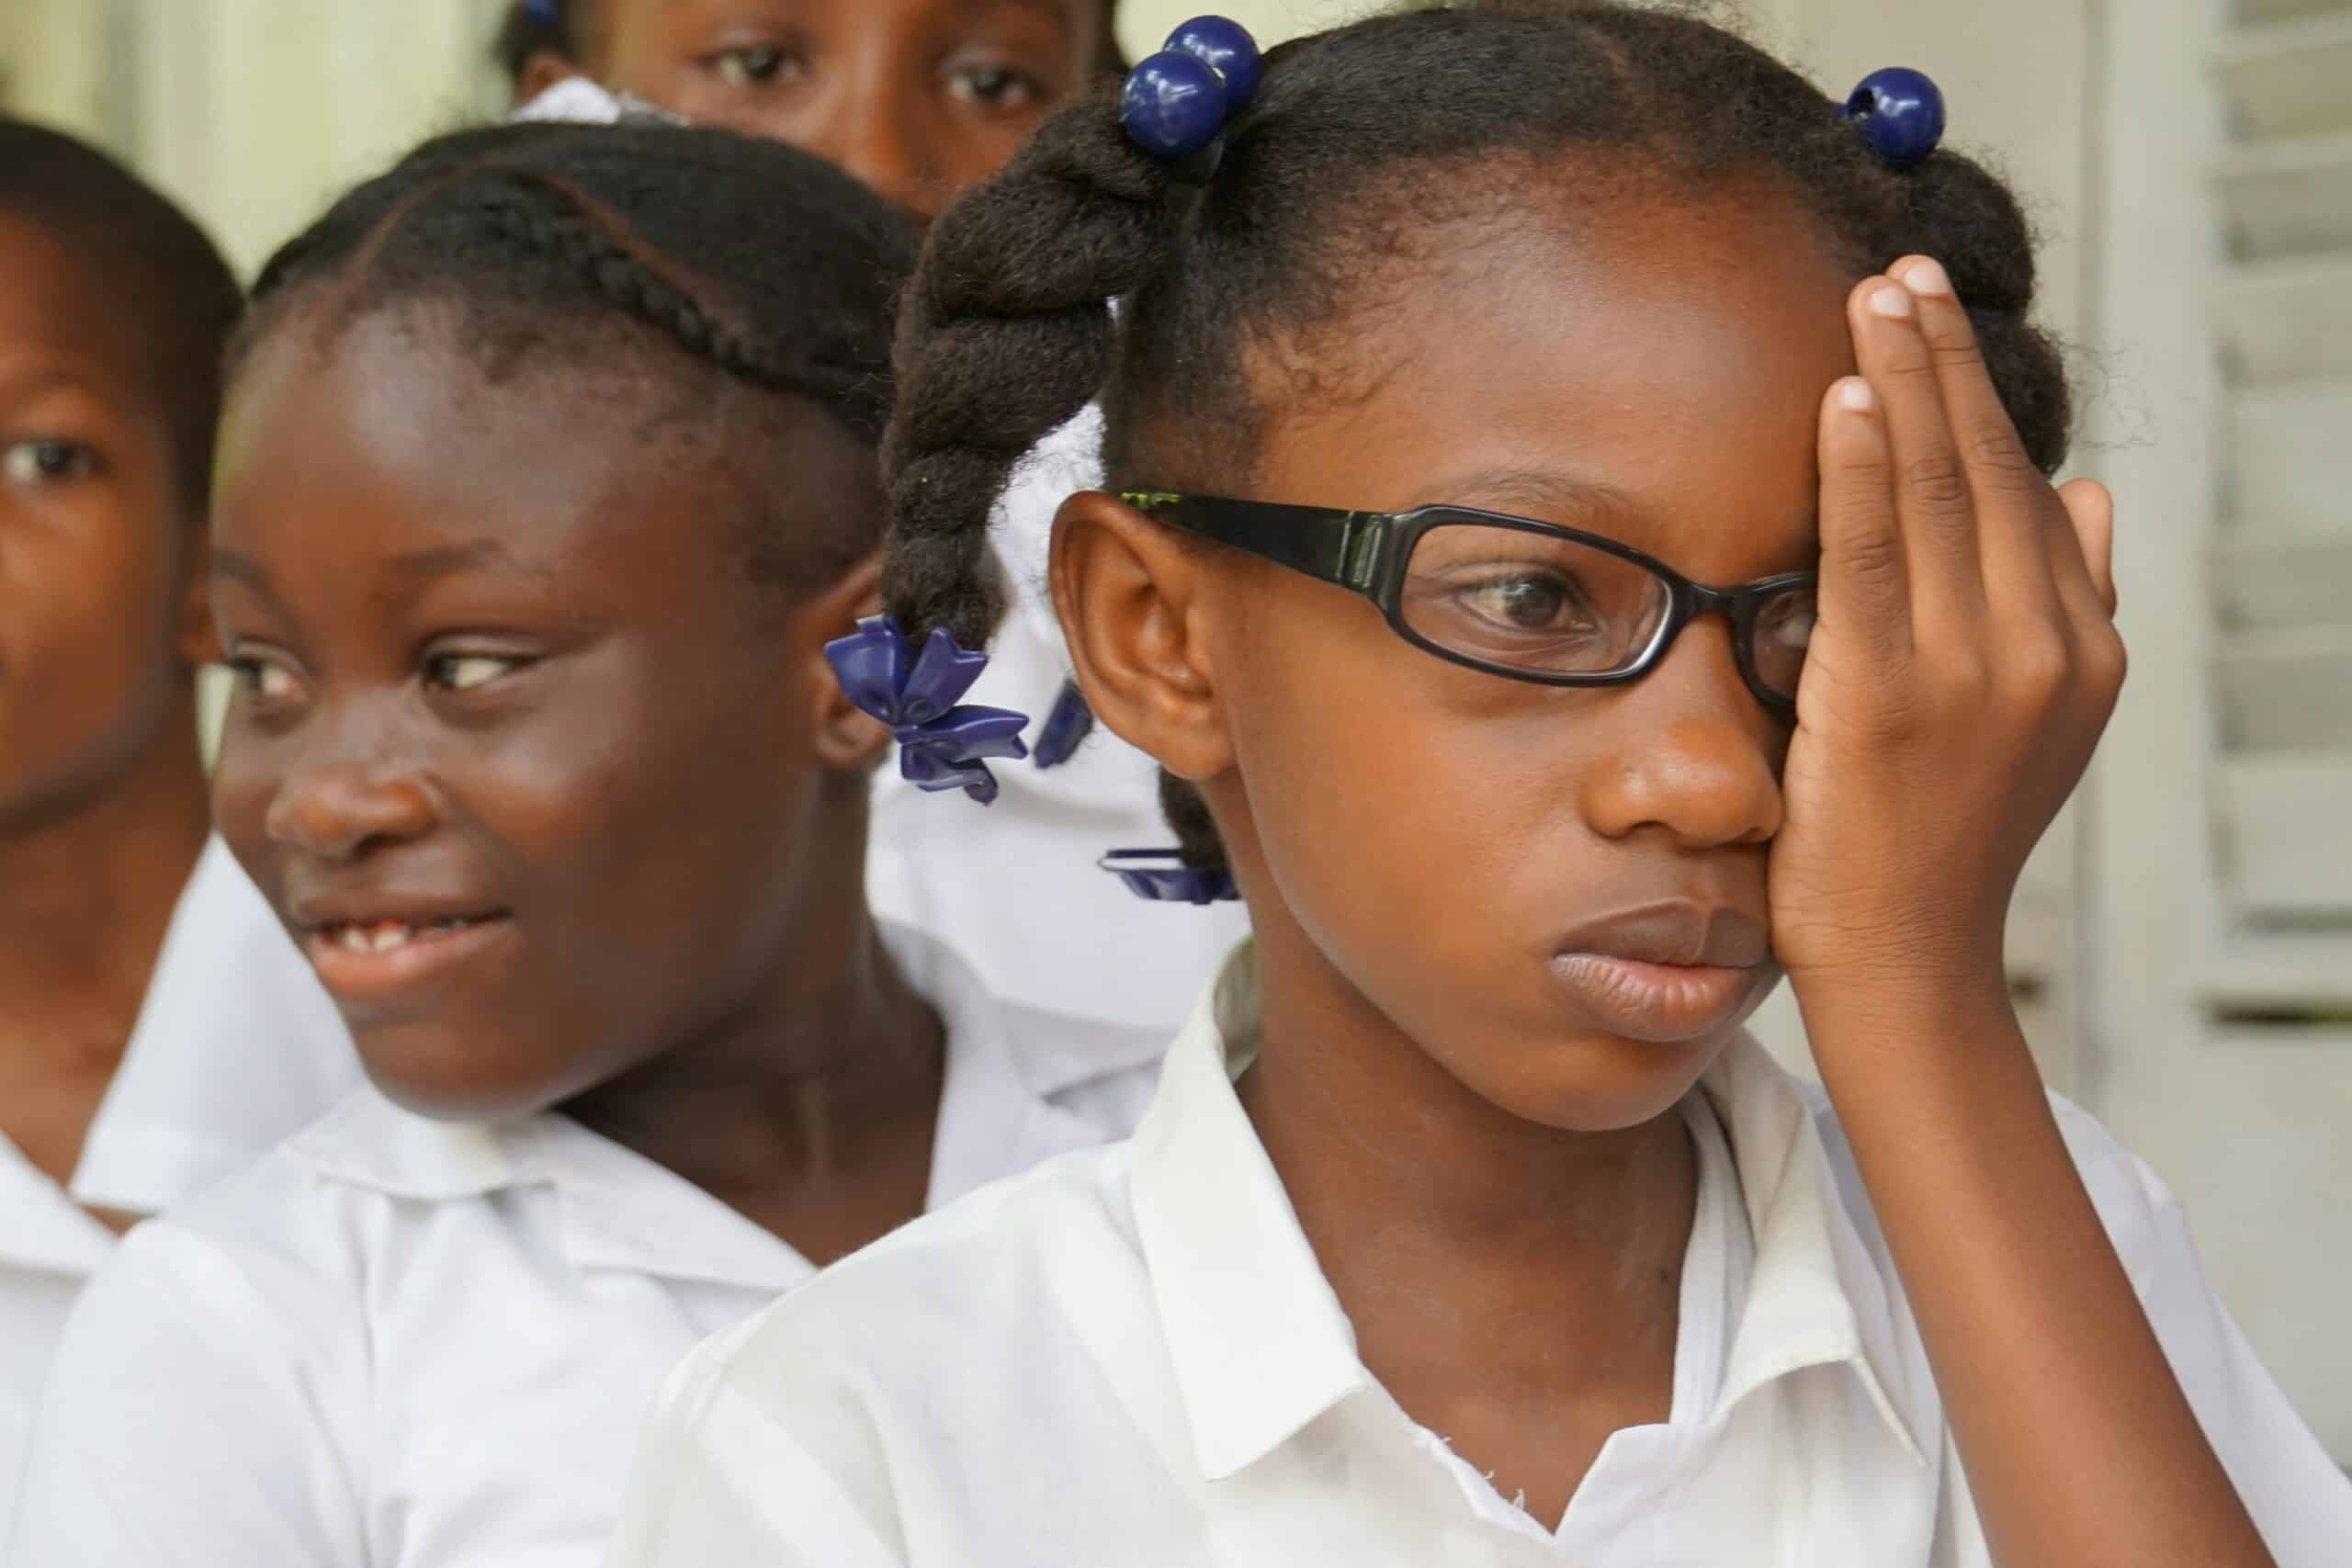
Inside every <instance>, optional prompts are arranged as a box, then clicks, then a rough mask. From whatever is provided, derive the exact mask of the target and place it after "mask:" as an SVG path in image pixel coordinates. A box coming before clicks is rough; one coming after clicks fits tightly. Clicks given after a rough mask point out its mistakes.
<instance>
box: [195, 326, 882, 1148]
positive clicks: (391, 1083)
mask: <svg viewBox="0 0 2352 1568" xmlns="http://www.w3.org/2000/svg"><path fill="white" fill-rule="evenodd" d="M611 330H612V331H613V332H615V333H618V332H620V331H621V330H622V329H620V328H617V327H616V328H613V329H611ZM463 331H464V329H463V327H462V326H460V325H458V324H457V323H456V321H455V318H454V317H453V316H452V315H450V314H448V313H446V312H443V311H440V310H427V309H425V308H423V307H415V306H403V307H393V308H386V309H379V310H375V311H373V312H372V313H369V314H367V315H364V316H362V317H361V318H359V319H358V320H357V321H354V322H352V323H351V324H349V325H348V326H345V327H342V328H340V329H339V330H334V331H333V332H332V333H326V334H322V333H321V332H320V331H319V329H318V328H316V327H315V326H313V325H312V324H311V323H310V322H308V321H303V320H301V319H299V318H298V319H296V320H294V321H288V322H285V323H283V324H281V325H280V326H279V327H278V328H277V330H276V332H275V333H273V335H272V336H271V337H270V338H269V339H268V340H266V342H265V343H264V344H261V345H260V346H259V348H258V349H257V350H256V351H255V353H254V357H253V358H251V359H250V360H249V361H248V362H247V364H246V365H245V366H244V367H243V369H242V371H241V373H240V375H239V377H238V378H237V381H236V383H235V385H234V387H233V389H232V394H231V397H230V400H229V407H228V410H227V412H226V414H225V416H224V421H223V434H222V444H221V469H220V481H219V485H218V489H217V506H216V518H217V535H216V557H215V572H216V578H215V590H216V593H217V595H218V600H217V602H218V604H219V607H220V616H221V626H222V637H223V642H224V645H225V647H226V650H227V652H228V655H229V657H230V659H231V660H232V663H234V664H235V665H236V666H237V668H238V670H239V674H240V681H239V690H238V695H237V698H236V701H235V703H234V705H233V706H232V710H231V715H230V720H229V727H228V733H227V736H226V739H225V743H224V750H223V755H222V759H221V763H220V771H219V774H218V778H217V783H216V789H215V807H216V810H217V814H218V817H219V819H220V828H221V831H222V832H223V833H224V834H225V835H226V836H227V838H228V840H229V841H230V844H231V847H232V849H233V850H234V851H235V852H236V854H237V856H238V858H239V860H240V861H242V862H243V863H244V865H245V867H246V869H247V870H248V871H250V872H251V873H252V874H254V878H255V880H256V881H257V882H258V883H259V884H260V885H261V886H262V888H263V889H264V891H265V892H266V894H267V895H268V896H269V897H270V899H271V901H272V902H273V904H275V905H276V907H277V910H278V912H279V914H280V916H281V917H282V918H283V919H286V920H287V922H288V925H289V927H291V928H292V929H293V930H294V931H295V932H296V934H297V935H298V937H299V938H300V941H301V942H302V944H303V946H304V948H305V950H306V951H307V952H308V953H309V954H310V956H311V959H312V962H313V964H315V966H316V967H317V969H318V971H319V974H320V976H321V978H322V980H323V981H324V982H325V983H326V985H327V987H328V988H329V990H330V991H332V992H333V993H334V995H335V997H336V999H337V1001H338V1003H339V1004H340V1005H341V1007H342V1009H343V1011H344V1016H345V1019H346V1020H347V1021H349V1023H350V1024H351V1026H352V1029H353V1032H354V1034H355V1035H356V1039H357V1042H358V1045H359V1050H360V1054H361V1055H362V1057H363V1058H364V1060H365V1061H366V1063H367V1066H368V1071H369V1073H370V1075H371V1076H372V1077H374V1078H375V1079H376V1081H377V1083H378V1084H379V1087H381V1088H382V1089H385V1090H386V1091H387V1092H388V1093H389V1094H390V1095H391V1096H392V1097H393V1098H395V1099H396V1100H400V1101H401V1102H402V1103H404V1104H406V1105H409V1106H411V1107H412V1108H414V1109H419V1110H423V1111H428V1112H434V1113H439V1114H447V1115H463V1116H482V1115H495V1114H510V1113H518V1112H523V1111H533V1110H537V1109H540V1108H543V1107H545V1106H548V1105H550V1104H553V1103H556V1102H558V1101H560V1100H564V1099H567V1098H569V1097H571V1095H574V1094H576V1093H578V1092H580V1091H581V1090H582V1089H586V1088H589V1087H592V1086H594V1085H597V1084H600V1083H603V1082H605V1081H607V1080H609V1079H610V1078H612V1077H615V1076H616V1075H617V1074H619V1073H621V1072H624V1071H626V1070H627V1069H628V1068H629V1067H631V1066H637V1065H639V1064H640V1063H643V1062H645V1061H647V1060H649V1059H650V1058H651V1057H653V1056H655V1055H661V1054H662V1053H665V1052H667V1051H670V1050H672V1049H673V1048H674V1047H676V1046H678V1045H680V1044H681V1043H686V1042H690V1041H693V1040H696V1039H702V1038H707V1037H711V1036H717V1035H720V1034H723V1032H726V1031H728V1030H730V1029H733V1028H737V1027H741V1021H742V1018H743V1015H744V1014H745V1013H746V1011H747V1010H751V1009H755V1008H756V1007H757V1006H759V1005H761V1003H762V1002H763V1000H764V997H763V987H768V988H769V989H771V990H772V989H773V987H774V983H775V975H776V974H777V972H778V968H779V964H780V963H781V956H780V953H779V948H780V946H781V945H783V944H784V939H785V933H786V931H787V928H788V925H789V922H790V920H791V919H792V918H793V917H794V915H795V913H796V898H797V897H799V896H800V895H801V894H802V893H804V892H805V891H806V889H807V888H808V886H809V885H810V882H811V877H812V872H811V866H812V865H813V864H817V863H824V862H826V857H829V856H831V855H833V854H835V852H836V851H835V850H834V849H833V848H832V847H831V845H830V844H829V843H828V842H827V841H826V840H827V837H828V836H827V835H826V834H823V833H820V832H816V831H812V828H813V827H814V826H815V825H816V824H818V823H820V821H828V820H832V819H831V818H822V817H820V813H821V812H822V811H823V810H824V809H825V808H826V807H827V806H828V805H829V803H831V802H833V801H835V800H836V799H838V798H840V797H841V795H842V792H843V791H846V792H848V795H849V796H850V797H852V798H854V799H859V800H862V798H863V792H864V790H865V787H866V781H865V774H864V772H863V770H862V769H861V768H843V767H842V766H841V759H840V758H839V757H837V756H832V755H831V754H830V753H827V752H826V751H825V750H824V748H825V745H826V740H825V734H826V731H825V730H824V725H823V718H822V716H823V715H824V714H826V713H828V712H830V711H831V710H832V709H833V708H834V707H836V706H837V705H838V702H837V698H836V696H835V694H834V693H833V691H832V689H831V685H830V675H829V673H828V672H827V671H825V668H824V665H823V662H822V656H821V642H822V638H823V637H824V636H825V635H828V634H830V633H831V632H832V631H835V630H838V629H839V628H838V627H834V626H811V625H810V624H809V615H813V614H816V613H817V612H816V610H815V609H813V608H811V607H810V606H803V608H801V609H798V610H791V609H786V608H784V607H782V606H779V605H777V604H775V603H773V602H771V601H769V600H768V599H766V598H764V597H763V592H764V591H763V589H760V588H755V587H754V586H752V585H751V584H749V583H748V582H747V581H745V576H746V566H745V558H744V548H743V547H742V544H741V540H742V539H744V538H745V537H747V536H745V535H744V534H743V533H742V530H744V529H745V528H747V527H748V526H749V525H748V524H747V523H746V522H745V521H744V511H745V508H746V507H747V505H749V504H750V503H751V498H752V496H754V495H755V494H756V493H757V486H758V485H759V484H760V483H761V482H762V481H763V480H764V481H766V482H770V483H773V482H774V480H773V476H774V474H775V472H777V471H780V470H779V469H778V468H777V467H776V465H775V464H769V463H765V462H764V461H763V463H762V464H761V465H760V466H759V467H758V470H757V474H756V475H755V474H752V473H750V472H747V471H746V470H745V468H744V467H743V466H742V465H740V464H737V463H734V462H732V461H731V460H730V458H729V454H730V453H742V452H745V451H747V450H749V451H756V452H760V453H762V454H763V456H764V455H765V454H767V453H769V452H771V451H775V449H777V448H779V447H780V448H781V451H780V452H777V453H776V457H777V463H780V464H782V465H785V466H786V468H785V469H784V470H781V471H791V472H794V473H797V474H799V475H803V476H805V478H806V485H805V488H803V489H801V490H799V491H797V494H787V495H783V496H771V497H769V498H767V503H768V504H769V505H771V506H774V507H777V508H780V509H782V510H783V511H784V512H785V513H786V525H790V524H791V523H792V522H793V521H796V519H794V518H793V517H792V515H791V509H792V508H793V507H794V506H795V505H808V506H816V505H824V506H828V507H837V506H854V505H869V506H876V507H878V505H879V501H878V497H877V496H876V480H875V479H874V478H873V477H872V472H873V468H874V462H873V455H872V453H871V452H870V451H869V450H867V449H865V448H864V447H862V446H859V445H858V444H857V443H856V442H855V441H854V440H853V439H852V438H850V437H849V436H848V435H847V434H843V433H842V432H841V431H839V430H838V429H837V428H835V427H834V426H833V425H832V423H831V422H830V421H829V420H828V419H827V418H826V417H825V416H823V415H822V414H821V413H820V412H817V411H815V410H814V409H809V410H807V411H800V410H798V409H797V408H794V407H791V406H788V405H786V406H783V407H782V412H779V400H777V399H775V398H774V397H772V396H769V395H767V394H764V393H759V392H753V391H750V390H743V389H736V388H733V387H732V386H730V385H724V384H722V383H720V382H719V381H718V378H715V377H713V378H711V380H710V384H709V385H708V386H707V387H698V384H697V382H696V381H695V379H693V378H687V379H676V378H672V377H671V376H670V375H669V374H667V373H666V372H662V373H648V372H635V373H632V371H631V370H630V369H629V361H628V356H627V355H618V363H617V365H616V367H612V368H608V369H604V370H598V369H591V368H587V367H583V366H582V365H581V364H579V363H576V362H573V361H571V360H570V359H568V358H566V357H565V356H562V355H549V356H548V357H547V358H546V359H545V360H544V361H542V362H540V363H538V364H537V365H536V366H534V365H529V364H526V366H525V367H523V368H521V369H515V368H512V367H508V368H506V369H505V370H503V372H502V374H501V376H500V379H499V383H498V385H496V386H495V387H493V386H492V385H490V384H489V382H488V380H487V379H486V376H485V372H484V370H483V368H482V366H481V359H480V356H479V355H478V354H476V353H474V352H470V351H469V349H468V348H466V347H464V346H461V342H462V340H461V338H460V336H459V334H460V333H462V332H463ZM646 352H647V353H648V354H653V353H664V354H666V353H669V352H672V351H669V350H667V349H666V348H662V349H656V348H654V347H652V346H651V345H650V344H649V345H647V346H646ZM825 602H826V601H825V599H824V596H823V595H822V594H820V595H818V596H817V598H816V599H815V600H812V601H811V602H810V605H816V604H822V603H825ZM840 619H841V622H842V625H843V626H846V624H847V620H848V615H847V613H846V611H843V612H842V615H840ZM834 836H836V837H837V836H838V835H834ZM812 840H815V841H814V842H812ZM852 853H854V855H855V856H856V858H857V859H858V860H860V861H862V858H863V844H862V840H861V842H860V843H859V844H858V845H857V846H856V847H855V849H854V851H852ZM458 922H462V924H459V923H458Z"/></svg>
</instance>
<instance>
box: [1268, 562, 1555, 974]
mask: <svg viewBox="0 0 2352 1568" xmlns="http://www.w3.org/2000/svg"><path fill="white" fill-rule="evenodd" d="M1301 587H1303V588H1304V590H1305V591H1304V592H1296V591H1291V590H1285V591H1284V592H1282V593H1280V594H1279V595H1276V596H1272V597H1273V598H1275V599H1277V600H1278V601H1279V602H1281V603H1282V605H1283V607H1282V609H1281V610H1280V612H1279V613H1278V614H1276V615H1272V616H1269V615H1253V616H1252V618H1251V621H1250V627H1249V629H1248V630H1247V631H1246V632H1245V634H1244V641H1245V643H1246V644H1247V645H1248V646H1246V647H1245V648H1244V649H1241V650H1240V651H1241V653H1242V664H1241V668H1242V669H1244V670H1245V671H1248V672H1249V673H1248V676H1247V678H1246V681H1245V683H1244V685H1243V686H1242V688H1241V689H1240V691H1239V692H1238V698H1239V700H1238V701H1237V702H1235V703H1234V704H1233V705H1232V712H1233V722H1234V728H1235V744H1236V750H1237V755H1238V759H1239V761H1240V765H1241V772H1242V775H1243V777H1244V778H1245V780H1247V781H1248V784H1249V790H1250V812H1251V818H1252V822H1253V826H1254V827H1255V829H1256V832H1257V835H1258V838H1259V841H1260V844H1261V848H1262V850H1263V851H1264V853H1265V855H1266V858H1267V862H1268V865H1269V868H1270V870H1272V873H1273V874H1274V876H1275V878H1276V880H1277V883H1278V884H1279V885H1280V886H1281V887H1282V890H1283V897H1284V899H1285V902H1286V903H1288V904H1289V905H1290V907H1291V908H1292V909H1293V911H1294V913H1295V914H1297V915H1298V916H1299V917H1300V918H1301V919H1302V920H1303V921H1305V922H1306V923H1307V924H1308V925H1310V926H1317V925H1320V926H1324V927H1326V928H1328V929H1327V930H1326V931H1323V932H1322V933H1321V934H1323V935H1325V936H1326V937H1327V938H1329V939H1331V940H1332V941H1333V942H1336V944H1337V945H1340V946H1358V945H1366V944H1376V943H1378V942H1381V941H1383V940H1385V935H1384V933H1397V934H1400V935H1402V936H1405V937H1408V938H1409V941H1410V942H1411V943H1412V944H1413V945H1414V946H1416V947H1417V948H1419V950H1421V951H1423V952H1425V953H1427V952H1431V951H1434V950H1440V949H1442V950H1444V951H1446V952H1450V953H1453V955H1454V957H1455V961H1456V962H1459V963H1462V964H1469V965H1471V966H1472V967H1477V966H1480V965H1483V964H1488V963H1491V962H1492V961H1493V957H1494V955H1495V954H1496V953H1498V952H1501V951H1509V950H1511V949H1513V948H1515V947H1516V946H1518V945H1520V943H1519V942H1517V941H1516V940H1515V939H1514V938H1513V937H1512V935H1511V934H1510V933H1511V932H1512V931H1514V930H1517V929H1522V928H1524V927H1525V926H1527V925H1528V924H1529V923H1531V922H1534V921H1535V916H1536V913H1537V912H1536V911H1535V910H1534V909H1532V908H1527V907H1526V906H1527V905H1528V904H1529V902H1530V901H1531V899H1532V898H1533V897H1536V894H1535V893H1534V892H1533V890H1534V889H1538V888H1540V887H1541V886H1543V885H1544V884H1545V883H1546V882H1557V881H1560V880H1563V879H1566V878H1568V877H1571V876H1572V875H1573V866H1574V862H1575V859H1576V857H1577V855H1578V854H1579V853H1581V852H1584V851H1585V849H1586V848H1587V846H1589V844H1590V842H1591V840H1590V836H1589V834H1588V833H1587V832H1586V831H1585V829H1584V828H1583V825H1582V821H1581V818H1580V816H1579V814H1578V812H1577V779H1578V777H1579V774H1580V771H1581V769H1582V768H1583V767H1584V766H1585V765H1586V762H1587V760H1586V759H1584V758H1583V757H1581V756H1580V754H1579V750H1578V747H1577V728H1576V726H1575V725H1574V722H1573V717H1572V713H1573V707H1574V704H1573V700H1572V699H1571V700H1570V701H1567V702H1563V701H1561V700H1560V696H1559V694H1554V693H1549V692H1544V691H1540V690H1537V689H1535V688H1532V687H1528V686H1525V685H1523V684H1520V683H1515V682H1507V681H1502V680H1498V679H1496V678H1494V677H1490V676H1483V675H1480V674H1478V673H1477V672H1476V671H1466V670H1462V669H1459V668H1457V667H1455V666H1453V665H1450V664H1447V663H1446V662H1444V661H1443V660H1438V659H1436V658H1433V657H1431V656H1430V655H1428V654H1425V653H1423V652H1421V651H1420V650H1419V649H1416V648H1413V647H1412V646H1411V645H1409V644H1408V643H1406V642H1405V641H1404V640H1403V639H1402V638H1400V637H1397V636H1396V634H1395V633H1393V632H1392V631H1390V630H1389V629H1388V627H1387V626H1386V625H1385V623H1384V622H1383V621H1382V620H1381V618H1380V616H1379V615H1378V614H1377V613H1376V612H1375V611H1374V610H1373V609H1372V608H1371V607H1370V606H1369V605H1367V604H1363V601H1361V600H1355V599H1351V598H1349V597H1348V596H1346V595H1342V594H1340V593H1337V592H1325V591H1321V590H1317V589H1316V588H1314V587H1313V586H1312V585H1301ZM1265 602H1266V601H1262V600H1261V603H1265ZM1398 909H1411V910H1414V911H1417V917H1416V918H1415V919H1411V920H1408V921H1399V920H1397V919H1395V916H1394V911H1396V910H1398ZM1537 923H1540V922H1537ZM1340 926H1346V927H1349V928H1357V929H1358V930H1357V937H1358V939H1360V940H1357V941H1351V940H1350V939H1349V938H1348V937H1347V936H1346V934H1345V933H1344V932H1342V931H1340V930H1338V929H1336V928H1339V927H1340ZM1547 934H1548V933H1547Z"/></svg>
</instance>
